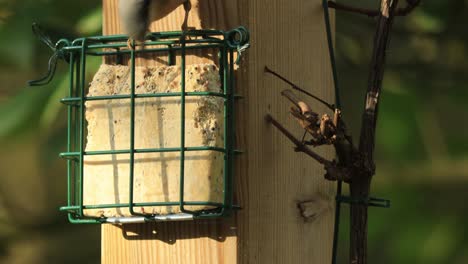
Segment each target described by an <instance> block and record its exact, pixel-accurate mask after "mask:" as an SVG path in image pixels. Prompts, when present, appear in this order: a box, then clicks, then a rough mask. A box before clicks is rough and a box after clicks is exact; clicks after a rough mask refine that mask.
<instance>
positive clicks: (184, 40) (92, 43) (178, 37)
mask: <svg viewBox="0 0 468 264" xmlns="http://www.w3.org/2000/svg"><path fill="white" fill-rule="evenodd" d="M147 39H148V40H147V41H146V42H144V43H143V44H141V45H144V47H143V48H141V49H135V48H133V49H132V48H130V49H127V48H126V47H127V42H126V41H127V37H126V36H123V35H114V36H99V37H88V38H80V39H77V40H75V41H73V42H69V41H67V40H60V41H59V42H58V43H57V47H58V48H59V49H60V50H61V51H62V52H63V53H64V54H65V59H67V60H68V61H69V64H70V68H69V72H70V84H69V87H70V88H69V91H68V97H66V98H63V99H62V100H61V102H62V103H63V104H65V105H66V107H67V118H68V132H67V151H66V152H63V153H61V154H60V156H61V157H62V158H65V159H66V160H67V189H68V196H67V205H66V206H63V207H61V208H60V210H61V211H65V212H67V213H68V218H69V221H70V222H72V223H131V222H146V221H164V220H186V219H196V218H216V217H223V216H228V215H230V213H231V212H232V210H234V209H237V208H238V207H237V206H235V205H234V204H233V169H234V168H233V161H234V156H235V155H236V154H238V153H240V151H237V150H235V149H234V131H235V124H234V107H235V100H236V99H237V98H238V97H239V96H237V95H236V94H235V91H234V86H235V85H234V64H235V58H234V55H235V53H238V54H237V56H238V57H239V56H240V55H241V52H242V51H243V50H244V49H245V48H246V47H248V45H249V44H248V43H249V34H248V31H247V30H246V29H245V28H243V27H239V28H236V29H234V30H231V31H218V30H192V31H188V32H178V31H174V32H158V33H151V34H150V35H149V36H148V37H147ZM205 49H212V50H216V51H218V58H217V59H218V61H217V62H216V63H217V64H218V65H219V68H218V69H219V77H220V80H221V90H222V92H213V91H203V92H200V91H198V92H197V91H194V92H187V91H186V76H185V75H186V73H185V68H186V54H187V51H189V50H195V51H197V50H198V51H199V50H205ZM138 53H146V54H148V55H151V54H157V55H159V56H167V64H168V65H175V62H176V60H177V59H178V57H180V68H181V71H180V72H181V82H180V92H166V93H136V91H135V89H136V85H135V65H136V57H137V54H138ZM88 56H100V57H108V56H114V57H115V58H117V61H120V62H121V61H122V57H123V56H129V58H130V62H129V65H130V93H129V94H114V95H100V96H89V95H87V94H86V91H87V80H86V75H85V72H86V67H87V57H88ZM207 96H210V97H216V98H221V99H222V100H223V102H224V104H223V122H224V131H223V133H224V139H223V146H222V147H218V146H191V147H187V146H186V143H187V142H186V133H185V126H186V124H185V118H186V109H185V104H186V99H187V98H189V97H207ZM163 97H165V98H179V100H180V135H179V137H180V146H177V147H170V148H136V147H135V108H136V107H135V106H136V103H137V102H138V100H141V99H142V98H163ZM104 100H127V101H129V106H128V107H129V109H130V122H129V123H130V125H129V127H128V129H129V134H130V142H129V148H128V149H106V150H93V151H87V150H86V149H85V145H86V135H87V127H86V118H85V112H86V106H85V103H86V102H91V101H94V102H95V101H104ZM148 122H151V120H148ZM193 151H215V152H219V153H222V155H223V157H224V160H223V176H222V177H223V191H222V193H223V197H222V202H213V201H188V200H186V199H185V197H184V192H185V184H184V183H185V179H186V175H187V173H188V172H187V171H186V168H185V161H186V153H187V152H193ZM169 152H177V153H179V157H180V166H179V170H180V172H179V177H180V179H179V194H178V201H172V202H168V201H151V202H144V203H143V202H141V203H138V202H135V199H134V196H135V186H134V179H135V154H139V153H169ZM120 154H127V155H129V185H128V186H129V188H128V196H129V199H128V201H127V202H125V203H114V204H84V195H85V193H84V192H83V187H84V182H85V180H86V179H85V175H84V167H85V166H84V159H85V157H87V156H99V155H120ZM86 177H92V175H86ZM109 177H111V176H109ZM143 206H152V207H162V206H177V207H178V208H179V210H180V213H177V214H168V215H158V214H154V213H153V214H151V213H141V212H137V211H136V210H135V208H136V207H143ZM189 206H209V207H210V209H204V210H189V209H187V207H189ZM108 208H128V211H129V212H130V214H131V216H129V217H104V216H101V217H92V216H88V215H86V214H85V210H87V209H108Z"/></svg>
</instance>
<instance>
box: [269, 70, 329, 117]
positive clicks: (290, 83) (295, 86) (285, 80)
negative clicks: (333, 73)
mask: <svg viewBox="0 0 468 264" xmlns="http://www.w3.org/2000/svg"><path fill="white" fill-rule="evenodd" d="M265 72H267V73H269V74H272V75H274V76H276V77H278V78H279V79H280V80H282V81H283V82H285V83H287V84H289V85H290V86H291V87H292V88H293V89H294V90H297V91H299V92H301V93H303V94H306V95H308V96H310V97H312V98H314V99H315V100H317V101H319V102H320V103H322V104H323V105H325V106H326V107H328V108H330V109H331V110H332V111H335V108H336V107H335V105H333V104H329V103H327V102H325V101H324V100H322V99H320V98H318V97H317V96H315V95H313V94H311V93H309V92H307V91H306V90H304V89H301V88H300V87H299V86H297V85H295V84H294V83H292V82H291V81H289V80H288V79H286V78H284V77H283V76H281V75H279V74H278V73H276V72H275V71H273V70H271V69H270V68H268V67H267V66H265Z"/></svg>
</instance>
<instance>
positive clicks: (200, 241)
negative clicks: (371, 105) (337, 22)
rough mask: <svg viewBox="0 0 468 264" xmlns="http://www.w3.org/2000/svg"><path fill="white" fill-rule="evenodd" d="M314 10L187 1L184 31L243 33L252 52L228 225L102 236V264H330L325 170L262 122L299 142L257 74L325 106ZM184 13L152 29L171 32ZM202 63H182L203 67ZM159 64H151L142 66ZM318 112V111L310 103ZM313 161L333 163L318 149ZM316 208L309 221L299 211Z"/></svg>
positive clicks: (323, 55)
mask: <svg viewBox="0 0 468 264" xmlns="http://www.w3.org/2000/svg"><path fill="white" fill-rule="evenodd" d="M117 2H118V1H117V0H103V10H104V34H117V33H121V28H120V23H119V18H118V12H117ZM321 2H322V1H320V0H255V1H251V0H250V1H249V0H192V7H193V8H192V12H191V14H190V19H189V26H194V27H196V28H217V29H231V28H234V27H237V26H239V25H244V26H246V27H247V28H248V29H249V30H250V32H251V44H252V46H251V48H250V49H249V50H248V51H247V52H246V53H245V55H246V56H244V58H243V60H242V62H241V66H240V68H239V69H238V70H237V73H236V75H237V81H236V83H237V88H236V89H237V92H238V93H239V94H241V95H243V96H244V97H245V98H244V99H243V100H240V101H239V102H238V103H237V105H236V107H237V109H238V111H237V113H236V119H237V129H236V141H237V142H236V144H237V147H238V148H239V149H242V150H244V154H243V155H241V156H239V157H238V158H237V161H236V166H235V185H236V202H237V203H238V204H239V205H240V206H242V208H243V209H242V210H240V211H239V212H237V213H236V215H235V217H231V218H228V219H219V220H209V221H205V220H203V221H190V222H165V223H151V224H132V225H123V226H114V225H108V224H106V225H103V226H102V263H105V264H107V263H109V264H110V263H112V264H115V263H164V264H171V263H177V264H180V263H187V264H192V263H200V264H217V263H233V264H236V263H246V264H247V263H301V264H302V263H330V262H331V252H332V249H331V247H332V235H333V224H334V222H333V221H334V219H333V216H334V215H333V213H334V210H333V207H334V195H335V193H334V184H333V183H330V182H327V181H326V180H324V178H323V174H324V172H323V169H321V166H320V165H319V164H318V163H315V162H313V161H311V160H310V159H309V158H308V157H307V156H305V155H303V154H301V153H295V152H294V150H293V146H292V144H291V143H290V142H289V141H288V140H287V139H286V138H284V137H283V136H282V135H281V134H280V133H279V132H278V131H276V130H275V129H273V128H272V127H271V125H269V124H268V123H267V122H265V121H264V116H265V114H267V113H270V114H272V115H274V116H275V117H277V118H278V119H280V120H281V121H282V122H283V123H284V124H285V125H286V126H288V127H289V128H291V131H293V132H294V133H297V135H301V133H302V132H301V130H300V128H299V127H298V126H297V125H296V124H295V123H294V120H292V118H291V117H290V116H289V113H288V109H289V103H288V102H287V101H286V100H284V99H283V98H282V97H281V96H280V92H281V90H282V89H283V88H286V87H285V86H284V84H283V83H281V82H280V81H279V80H277V79H275V78H273V77H271V76H270V75H267V74H265V73H264V71H263V69H264V67H265V65H268V66H271V67H273V68H275V69H276V70H278V71H280V72H282V73H283V74H284V75H285V76H288V78H289V79H291V80H294V81H295V82H296V83H298V84H300V85H301V87H307V90H308V91H309V92H312V93H313V94H315V95H317V96H320V97H321V98H324V99H325V100H327V101H329V102H332V101H333V98H334V94H333V89H332V76H331V71H330V64H329V59H328V54H327V41H326V34H325V26H324V22H323V21H324V20H323V11H322V7H321ZM182 20H183V8H182V7H179V8H178V9H177V10H175V11H174V12H173V13H171V14H170V15H169V16H167V17H165V18H164V19H162V20H160V21H157V22H154V23H153V24H152V25H151V30H153V31H166V30H179V29H180V25H181V23H182ZM207 58H209V56H205V57H203V56H199V57H195V56H194V57H193V58H190V59H189V60H188V63H198V62H205V61H206V60H207ZM142 63H148V64H157V62H154V61H152V62H151V61H150V62H142ZM311 105H313V106H314V107H315V108H316V109H321V110H322V111H323V112H326V109H324V107H323V106H320V105H318V104H315V102H313V103H311ZM318 151H319V153H320V154H322V155H324V156H326V157H331V156H332V155H333V152H332V149H331V148H327V147H325V148H324V149H320V150H318ZM310 200H312V201H314V200H315V201H316V202H317V203H316V204H320V205H321V207H324V208H319V209H317V214H316V215H314V213H313V212H311V215H313V216H314V218H313V221H306V220H307V219H304V218H303V216H301V215H300V213H299V210H298V208H297V205H298V203H300V202H302V201H310Z"/></svg>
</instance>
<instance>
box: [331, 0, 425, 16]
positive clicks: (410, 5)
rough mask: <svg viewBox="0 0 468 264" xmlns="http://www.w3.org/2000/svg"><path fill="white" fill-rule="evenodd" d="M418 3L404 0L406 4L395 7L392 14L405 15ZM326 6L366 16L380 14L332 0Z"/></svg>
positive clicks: (415, 0) (418, 2) (417, 0)
mask: <svg viewBox="0 0 468 264" xmlns="http://www.w3.org/2000/svg"><path fill="white" fill-rule="evenodd" d="M420 3H421V0H406V6H405V7H402V8H398V9H396V10H395V13H394V16H406V15H408V14H409V13H411V12H412V11H413V10H414V9H415V8H416V7H417V6H418V5H419V4H420ZM328 7H329V8H333V9H335V10H340V11H346V12H351V13H356V14H361V15H366V16H368V17H377V16H380V14H381V12H380V11H379V10H372V9H366V8H359V7H354V6H350V5H344V4H339V3H336V2H334V1H328Z"/></svg>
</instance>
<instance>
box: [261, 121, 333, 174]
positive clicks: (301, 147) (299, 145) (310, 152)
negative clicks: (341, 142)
mask: <svg viewBox="0 0 468 264" xmlns="http://www.w3.org/2000/svg"><path fill="white" fill-rule="evenodd" d="M265 120H266V121H267V122H269V123H271V124H272V125H274V126H275V127H276V128H277V129H278V130H279V131H281V133H283V135H285V136H286V137H287V138H288V139H289V140H291V142H292V143H294V145H296V151H299V152H304V153H305V154H307V155H309V156H310V157H312V158H313V159H315V160H316V161H318V162H319V163H320V164H323V165H325V166H331V165H332V164H333V163H332V161H330V160H327V159H325V158H324V157H322V156H320V155H319V154H317V153H315V152H314V151H313V150H311V149H310V148H308V147H307V146H305V145H304V144H303V143H302V142H301V141H300V140H299V139H297V138H296V137H295V136H294V135H293V134H291V132H289V131H288V130H287V129H286V128H285V127H283V126H282V125H281V124H280V123H279V122H278V121H276V120H275V119H274V118H273V117H272V116H271V115H266V116H265Z"/></svg>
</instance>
